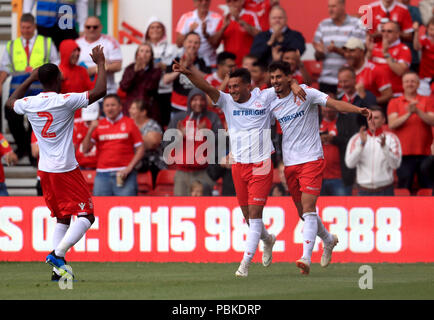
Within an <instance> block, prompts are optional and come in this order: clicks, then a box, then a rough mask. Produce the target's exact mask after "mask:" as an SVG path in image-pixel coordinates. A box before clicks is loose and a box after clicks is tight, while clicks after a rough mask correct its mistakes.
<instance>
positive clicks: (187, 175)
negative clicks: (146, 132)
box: [164, 88, 222, 196]
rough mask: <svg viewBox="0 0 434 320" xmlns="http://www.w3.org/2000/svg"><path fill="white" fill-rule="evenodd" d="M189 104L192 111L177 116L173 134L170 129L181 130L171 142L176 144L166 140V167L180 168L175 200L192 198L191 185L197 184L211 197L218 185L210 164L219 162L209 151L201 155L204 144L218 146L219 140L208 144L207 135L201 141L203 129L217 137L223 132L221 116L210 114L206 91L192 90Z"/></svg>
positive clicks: (172, 122)
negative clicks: (215, 182)
mask: <svg viewBox="0 0 434 320" xmlns="http://www.w3.org/2000/svg"><path fill="white" fill-rule="evenodd" d="M187 104H188V111H187V112H182V113H178V114H176V115H175V116H174V117H173V118H172V120H171V121H170V123H169V127H168V128H167V130H166V132H170V131H169V129H178V130H176V134H175V135H172V136H171V137H170V138H169V139H171V138H175V140H174V141H171V142H169V141H168V140H166V139H164V140H165V150H164V156H165V157H166V163H168V164H169V165H170V164H172V163H173V162H175V165H176V169H177V171H176V174H175V184H174V195H175V196H189V195H190V193H189V190H190V187H191V184H192V183H193V181H195V180H198V181H200V182H201V183H202V184H203V185H204V195H208V196H209V195H211V190H212V189H213V185H214V181H213V180H212V179H211V178H210V176H209V175H208V173H207V168H208V164H209V163H210V161H212V162H213V163H215V159H209V158H208V157H209V156H210V155H209V154H208V152H207V150H202V151H201V150H200V148H205V146H204V144H209V143H210V142H211V143H214V141H217V138H215V140H214V141H208V136H207V135H205V136H204V138H203V140H201V139H198V138H197V137H198V134H200V132H201V130H202V129H208V130H211V131H212V132H213V134H214V135H215V137H217V134H218V129H222V125H221V122H220V119H219V118H218V116H217V114H215V113H214V112H211V111H208V110H207V101H206V95H205V93H204V92H203V91H201V90H199V89H197V88H194V89H192V90H191V91H190V93H189V95H188V102H187ZM172 132H175V131H172ZM202 132H203V131H202ZM165 137H166V135H165ZM169 143H170V144H169ZM179 146H181V147H182V148H180V147H179ZM189 146H191V147H189ZM212 147H213V148H215V145H214V144H213V145H212ZM214 150H216V149H214ZM216 156H217V155H216Z"/></svg>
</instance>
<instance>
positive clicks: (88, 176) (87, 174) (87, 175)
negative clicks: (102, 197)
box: [81, 170, 96, 192]
mask: <svg viewBox="0 0 434 320" xmlns="http://www.w3.org/2000/svg"><path fill="white" fill-rule="evenodd" d="M81 173H82V174H83V177H84V180H85V181H86V183H87V185H88V186H89V190H90V192H93V181H94V180H95V176H96V171H95V170H81Z"/></svg>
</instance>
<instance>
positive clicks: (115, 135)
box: [99, 133, 128, 141]
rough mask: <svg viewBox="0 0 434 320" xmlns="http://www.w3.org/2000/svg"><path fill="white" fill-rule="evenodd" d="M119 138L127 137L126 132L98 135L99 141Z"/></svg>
mask: <svg viewBox="0 0 434 320" xmlns="http://www.w3.org/2000/svg"><path fill="white" fill-rule="evenodd" d="M121 139H128V133H113V134H102V135H100V136H99V140H101V141H107V140H121Z"/></svg>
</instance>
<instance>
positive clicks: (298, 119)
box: [271, 84, 328, 166]
mask: <svg viewBox="0 0 434 320" xmlns="http://www.w3.org/2000/svg"><path fill="white" fill-rule="evenodd" d="M300 86H301V87H302V88H303V90H304V91H305V92H306V101H304V102H303V101H301V100H300V99H299V98H297V100H296V102H294V94H293V93H292V92H291V93H290V94H289V95H288V96H287V97H285V98H283V99H279V98H277V99H275V100H274V101H273V102H272V103H271V112H272V113H273V115H274V117H276V119H277V121H279V124H280V126H281V128H282V132H283V137H282V152H283V162H284V164H285V166H292V165H295V164H300V163H305V162H310V161H315V160H318V159H322V158H324V154H323V149H322V145H321V138H320V136H319V119H318V105H325V104H326V102H327V99H328V96H327V95H326V94H325V93H322V92H321V91H318V90H316V89H313V88H310V87H308V86H306V85H304V84H302V85H300Z"/></svg>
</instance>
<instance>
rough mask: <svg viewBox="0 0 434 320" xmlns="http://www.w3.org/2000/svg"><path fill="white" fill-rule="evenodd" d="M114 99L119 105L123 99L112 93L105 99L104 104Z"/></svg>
mask: <svg viewBox="0 0 434 320" xmlns="http://www.w3.org/2000/svg"><path fill="white" fill-rule="evenodd" d="M110 98H113V99H115V100H116V101H117V102H118V103H119V104H122V103H121V98H119V96H118V95H117V94H116V93H110V94H108V95H106V96H105V97H104V98H103V99H102V102H103V103H104V102H105V101H106V100H107V99H110Z"/></svg>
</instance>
